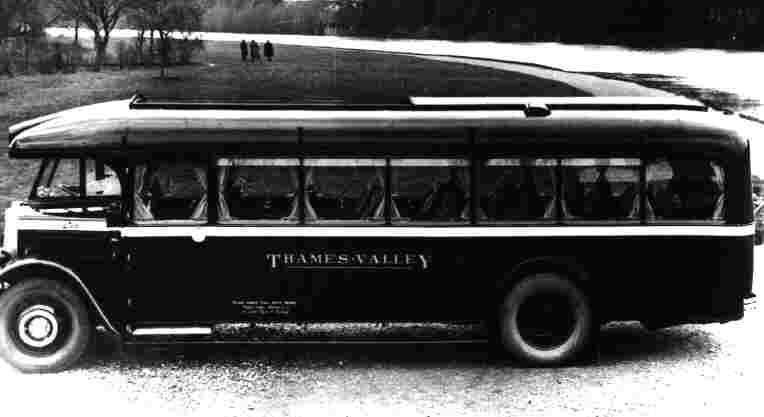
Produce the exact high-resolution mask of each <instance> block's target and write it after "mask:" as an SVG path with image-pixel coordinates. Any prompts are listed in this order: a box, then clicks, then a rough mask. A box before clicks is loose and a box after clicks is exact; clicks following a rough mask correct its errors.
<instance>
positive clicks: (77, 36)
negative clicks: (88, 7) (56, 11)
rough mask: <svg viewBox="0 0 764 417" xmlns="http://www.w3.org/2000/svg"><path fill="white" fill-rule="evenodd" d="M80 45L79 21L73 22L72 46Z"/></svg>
mask: <svg viewBox="0 0 764 417" xmlns="http://www.w3.org/2000/svg"><path fill="white" fill-rule="evenodd" d="M79 44H80V21H79V19H75V20H74V45H75V46H77V45H79Z"/></svg>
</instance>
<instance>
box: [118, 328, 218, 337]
mask: <svg viewBox="0 0 764 417" xmlns="http://www.w3.org/2000/svg"><path fill="white" fill-rule="evenodd" d="M130 334H131V335H133V336H208V335H211V334H212V327H139V328H137V329H132V330H131V331H130Z"/></svg>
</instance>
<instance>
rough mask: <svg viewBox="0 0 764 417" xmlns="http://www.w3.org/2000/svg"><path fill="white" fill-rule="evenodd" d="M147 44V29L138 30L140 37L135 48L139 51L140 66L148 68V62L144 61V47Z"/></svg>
mask: <svg viewBox="0 0 764 417" xmlns="http://www.w3.org/2000/svg"><path fill="white" fill-rule="evenodd" d="M145 43H146V30H145V29H139V30H138V37H137V38H136V40H135V46H136V47H137V49H138V51H137V52H138V56H137V57H136V58H138V65H143V66H146V62H145V61H144V60H143V45H144V44H145Z"/></svg>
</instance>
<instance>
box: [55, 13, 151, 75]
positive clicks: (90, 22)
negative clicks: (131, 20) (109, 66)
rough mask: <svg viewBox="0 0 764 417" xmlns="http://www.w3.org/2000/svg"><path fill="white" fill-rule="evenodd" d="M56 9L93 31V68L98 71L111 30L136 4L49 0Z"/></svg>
mask: <svg viewBox="0 0 764 417" xmlns="http://www.w3.org/2000/svg"><path fill="white" fill-rule="evenodd" d="M51 1H52V2H53V4H54V5H55V6H56V8H58V10H59V11H60V12H61V13H62V14H63V15H64V16H67V17H69V18H71V19H74V20H75V21H77V22H82V24H83V25H85V26H87V27H88V29H90V30H91V31H92V32H93V43H94V44H95V50H96V60H95V70H96V71H100V69H101V66H102V65H103V60H104V57H105V56H106V48H107V47H108V46H109V38H110V36H111V31H112V30H113V29H114V27H115V26H116V25H117V23H118V22H119V20H120V18H122V16H123V14H124V13H125V12H126V11H127V10H128V9H130V8H131V7H133V6H134V5H135V4H136V0H51Z"/></svg>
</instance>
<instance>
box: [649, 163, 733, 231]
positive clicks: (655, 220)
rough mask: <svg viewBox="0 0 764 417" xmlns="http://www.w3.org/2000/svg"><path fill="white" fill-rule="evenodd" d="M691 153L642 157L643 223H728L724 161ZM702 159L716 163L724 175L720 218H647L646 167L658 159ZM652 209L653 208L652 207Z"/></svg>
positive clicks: (726, 172)
mask: <svg viewBox="0 0 764 417" xmlns="http://www.w3.org/2000/svg"><path fill="white" fill-rule="evenodd" d="M691 156H692V155H686V154H676V155H669V156H653V157H650V158H643V161H642V162H643V167H644V168H643V169H644V171H645V174H644V177H643V178H644V181H643V184H642V186H643V188H644V190H643V198H642V200H643V201H642V203H643V207H642V209H643V223H642V224H644V225H652V226H669V225H680V226H682V225H685V226H692V225H697V226H704V225H705V226H721V225H725V224H728V217H729V216H728V206H727V204H728V203H727V201H728V200H729V198H728V196H729V185H728V182H727V178H728V176H729V169H728V167H727V166H726V165H725V164H724V161H723V160H722V159H720V158H699V157H691ZM661 160H663V161H666V162H671V161H702V162H707V163H709V164H716V165H717V166H718V167H719V168H721V170H722V174H723V176H724V178H723V192H722V195H723V196H724V197H725V205H724V210H723V212H722V215H721V218H720V219H682V218H677V219H658V218H652V219H650V218H648V217H647V204H648V201H647V198H648V197H647V196H648V181H647V167H648V166H649V165H651V164H654V163H656V162H659V161H661ZM653 210H654V208H653Z"/></svg>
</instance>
